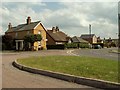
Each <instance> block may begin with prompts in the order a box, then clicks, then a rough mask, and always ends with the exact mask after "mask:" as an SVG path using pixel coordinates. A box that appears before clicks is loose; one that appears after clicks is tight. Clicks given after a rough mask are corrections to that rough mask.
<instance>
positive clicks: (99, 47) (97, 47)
mask: <svg viewBox="0 0 120 90" xmlns="http://www.w3.org/2000/svg"><path fill="white" fill-rule="evenodd" d="M101 48H102V47H101V46H100V45H95V46H94V49H101Z"/></svg>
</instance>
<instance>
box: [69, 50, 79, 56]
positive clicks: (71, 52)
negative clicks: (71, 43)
mask: <svg viewBox="0 0 120 90" xmlns="http://www.w3.org/2000/svg"><path fill="white" fill-rule="evenodd" d="M73 51H74V50H68V51H67V54H69V55H74V56H79V55H77V54H75V53H73Z"/></svg>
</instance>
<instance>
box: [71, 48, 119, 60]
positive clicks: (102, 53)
mask: <svg viewBox="0 0 120 90" xmlns="http://www.w3.org/2000/svg"><path fill="white" fill-rule="evenodd" d="M110 50H117V48H103V49H76V50H73V51H72V52H71V53H72V54H73V55H77V56H89V57H98V58H106V59H110V60H118V56H119V55H120V54H117V53H110V52H109V51H110Z"/></svg>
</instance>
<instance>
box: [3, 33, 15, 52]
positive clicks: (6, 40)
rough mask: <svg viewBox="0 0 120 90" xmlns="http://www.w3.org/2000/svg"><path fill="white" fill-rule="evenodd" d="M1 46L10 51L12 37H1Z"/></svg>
mask: <svg viewBox="0 0 120 90" xmlns="http://www.w3.org/2000/svg"><path fill="white" fill-rule="evenodd" d="M2 44H3V45H4V47H5V48H4V49H7V50H11V49H12V48H13V38H12V36H10V35H3V36H2ZM3 45H2V46H3Z"/></svg>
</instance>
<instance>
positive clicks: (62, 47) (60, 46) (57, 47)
mask: <svg viewBox="0 0 120 90" xmlns="http://www.w3.org/2000/svg"><path fill="white" fill-rule="evenodd" d="M64 48H65V46H64V45H47V49H64Z"/></svg>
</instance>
